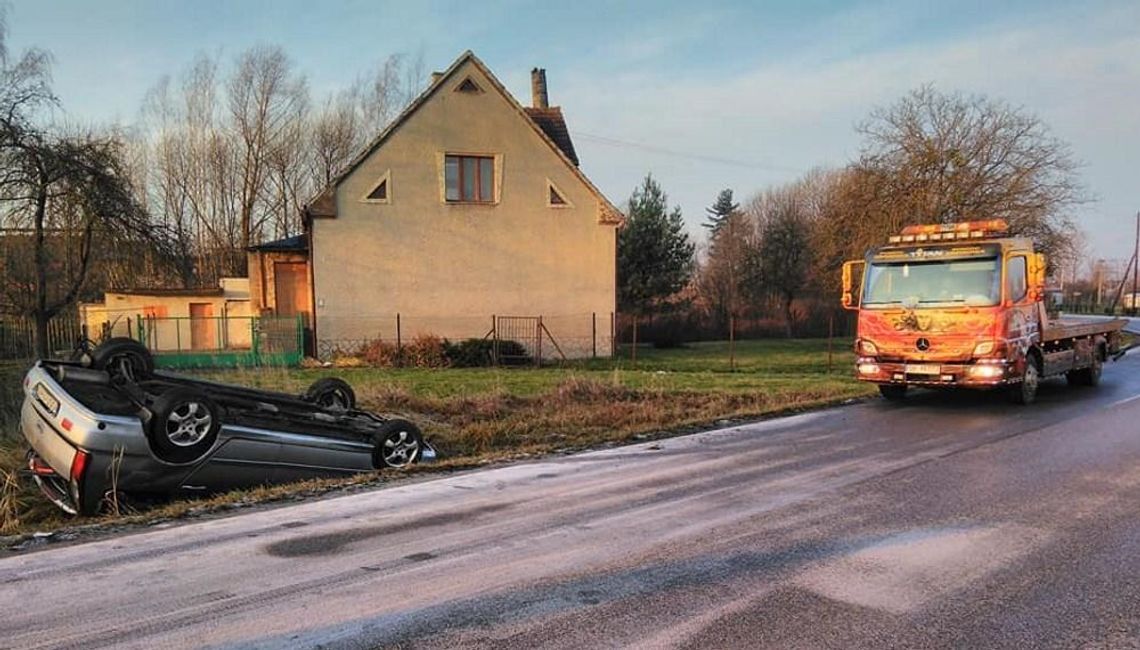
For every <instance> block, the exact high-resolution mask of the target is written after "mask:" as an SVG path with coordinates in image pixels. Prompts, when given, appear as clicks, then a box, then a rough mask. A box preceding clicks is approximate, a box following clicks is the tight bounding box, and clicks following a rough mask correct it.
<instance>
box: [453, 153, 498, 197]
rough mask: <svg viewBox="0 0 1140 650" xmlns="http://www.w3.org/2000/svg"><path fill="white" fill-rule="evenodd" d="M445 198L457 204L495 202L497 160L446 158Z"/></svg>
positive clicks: (470, 157) (467, 157)
mask: <svg viewBox="0 0 1140 650" xmlns="http://www.w3.org/2000/svg"><path fill="white" fill-rule="evenodd" d="M443 175H444V183H445V186H446V193H445V197H446V199H447V200H448V202H455V203H492V202H494V200H495V190H494V188H495V159H494V158H492V157H490V156H446V157H445V158H444V164H443Z"/></svg>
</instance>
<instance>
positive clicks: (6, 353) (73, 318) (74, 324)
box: [0, 313, 82, 360]
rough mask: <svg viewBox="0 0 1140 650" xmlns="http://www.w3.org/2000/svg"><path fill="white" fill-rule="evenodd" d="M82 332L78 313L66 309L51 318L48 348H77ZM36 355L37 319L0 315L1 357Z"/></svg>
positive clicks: (52, 351) (52, 349) (53, 352)
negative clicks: (68, 311)
mask: <svg viewBox="0 0 1140 650" xmlns="http://www.w3.org/2000/svg"><path fill="white" fill-rule="evenodd" d="M81 334H82V328H81V327H80V324H79V317H78V315H77V314H75V313H65V314H61V315H59V316H56V317H55V318H53V319H51V320H50V321H48V350H49V351H51V353H52V354H56V355H58V354H62V353H64V352H67V351H69V350H72V349H74V348H75V346H76V344H77V343H78V342H79V338H80V336H81ZM35 356H36V322H35V320H34V319H32V318H28V317H27V316H11V315H3V316H0V359H4V360H24V359H34V358H35Z"/></svg>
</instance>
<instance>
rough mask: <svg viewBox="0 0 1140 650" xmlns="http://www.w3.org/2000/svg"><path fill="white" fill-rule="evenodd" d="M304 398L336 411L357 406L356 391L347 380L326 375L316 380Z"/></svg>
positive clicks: (347, 409)
mask: <svg viewBox="0 0 1140 650" xmlns="http://www.w3.org/2000/svg"><path fill="white" fill-rule="evenodd" d="M302 399H304V400H305V401H306V402H312V403H313V404H316V405H317V406H320V407H322V408H327V409H332V410H334V411H351V410H352V409H354V408H356V392H355V391H353V390H352V386H349V385H348V382H347V381H344V380H343V379H337V378H336V377H325V378H323V379H318V380H316V381H314V382H313V385H312V386H309V390H307V391H305V395H304V396H303V397H302Z"/></svg>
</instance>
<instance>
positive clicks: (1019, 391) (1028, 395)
mask: <svg viewBox="0 0 1140 650" xmlns="http://www.w3.org/2000/svg"><path fill="white" fill-rule="evenodd" d="M1040 382H1041V369H1040V368H1039V367H1038V363H1037V358H1036V357H1033V356H1030V357H1028V358H1027V359H1026V360H1025V374H1023V375H1022V376H1021V381H1019V382H1017V383H1016V384H1013V385H1012V386H1010V387H1009V399H1010V401H1011V402H1013V403H1014V404H1023V405H1025V404H1032V403H1033V401H1034V400H1036V399H1037V386H1038V385H1039V384H1040Z"/></svg>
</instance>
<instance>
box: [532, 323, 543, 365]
mask: <svg viewBox="0 0 1140 650" xmlns="http://www.w3.org/2000/svg"><path fill="white" fill-rule="evenodd" d="M534 334H535V341H536V345H535V352H536V353H537V354H535V358H534V365H535V367H536V368H537V367H540V366H542V316H539V317H538V323H537V324H536V325H535V326H534Z"/></svg>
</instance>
